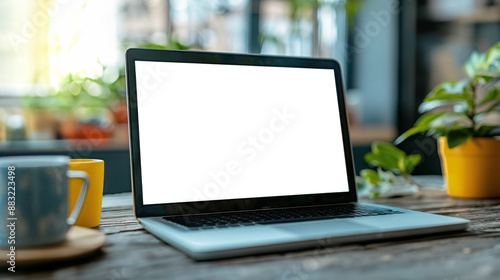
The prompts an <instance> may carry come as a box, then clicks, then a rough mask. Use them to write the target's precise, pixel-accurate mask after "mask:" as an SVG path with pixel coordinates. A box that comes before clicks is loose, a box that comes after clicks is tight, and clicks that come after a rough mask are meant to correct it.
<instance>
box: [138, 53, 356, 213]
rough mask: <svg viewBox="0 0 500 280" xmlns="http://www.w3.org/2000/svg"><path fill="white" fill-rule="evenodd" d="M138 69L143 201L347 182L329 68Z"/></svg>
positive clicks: (314, 189)
mask: <svg viewBox="0 0 500 280" xmlns="http://www.w3.org/2000/svg"><path fill="white" fill-rule="evenodd" d="M135 67H136V79H137V98H138V100H137V105H138V121H139V142H140V152H141V170H142V171H141V172H142V188H143V202H144V204H146V205H148V204H163V203H179V202H194V201H212V200H225V199H239V198H257V197H271V196H287V195H301V194H318V193H335V192H347V191H348V190H349V189H348V182H347V172H346V163H345V156H344V146H343V140H342V132H341V127H340V119H339V111H338V110H339V109H338V100H337V92H336V87H335V77H334V72H333V70H331V69H307V68H287V67H267V66H266V67H264V66H236V65H221V64H199V63H171V62H150V61H136V63H135Z"/></svg>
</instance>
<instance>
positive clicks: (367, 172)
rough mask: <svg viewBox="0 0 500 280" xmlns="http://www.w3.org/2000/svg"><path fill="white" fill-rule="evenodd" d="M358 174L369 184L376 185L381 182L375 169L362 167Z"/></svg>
mask: <svg viewBox="0 0 500 280" xmlns="http://www.w3.org/2000/svg"><path fill="white" fill-rule="evenodd" d="M359 174H360V175H361V177H362V178H363V179H364V180H365V182H366V183H367V184H369V185H372V186H378V185H379V184H380V183H381V182H382V180H381V179H380V176H379V175H378V172H377V171H375V170H371V169H363V170H361V172H360V173H359Z"/></svg>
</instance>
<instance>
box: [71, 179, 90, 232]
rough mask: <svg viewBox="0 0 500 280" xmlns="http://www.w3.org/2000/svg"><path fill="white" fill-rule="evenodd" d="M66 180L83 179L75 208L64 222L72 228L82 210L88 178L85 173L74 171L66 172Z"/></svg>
mask: <svg viewBox="0 0 500 280" xmlns="http://www.w3.org/2000/svg"><path fill="white" fill-rule="evenodd" d="M67 176H68V178H82V179H83V186H82V191H81V192H80V196H78V200H77V201H76V204H75V207H74V208H73V211H71V215H69V218H68V219H67V220H66V222H67V223H68V225H70V226H72V225H74V224H75V222H76V219H78V216H80V211H81V210H82V206H83V203H84V202H85V200H86V198H87V189H88V186H89V176H88V175H87V172H85V171H75V170H68V173H67Z"/></svg>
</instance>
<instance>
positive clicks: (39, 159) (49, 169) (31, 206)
mask: <svg viewBox="0 0 500 280" xmlns="http://www.w3.org/2000/svg"><path fill="white" fill-rule="evenodd" d="M69 159H70V158H69V157H67V156H18V157H0V219H1V221H2V226H0V247H3V248H7V247H11V246H15V247H20V248H26V247H36V246H45V245H52V244H57V243H60V242H63V241H64V240H65V237H66V232H67V231H68V229H69V226H70V225H73V224H74V223H75V221H76V219H77V218H78V215H79V214H80V210H81V208H82V205H83V203H84V200H85V196H86V193H87V187H88V183H89V178H88V176H87V173H85V172H83V171H72V170H68V168H69V167H68V163H69ZM68 178H82V179H83V180H84V183H83V187H82V192H81V193H80V196H79V198H78V201H77V203H76V205H75V208H74V209H73V211H72V213H71V214H70V215H69V217H68V212H69V181H68Z"/></svg>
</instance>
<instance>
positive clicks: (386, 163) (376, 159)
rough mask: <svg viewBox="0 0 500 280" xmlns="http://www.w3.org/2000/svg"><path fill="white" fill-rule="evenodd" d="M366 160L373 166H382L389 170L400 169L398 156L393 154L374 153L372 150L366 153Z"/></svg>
mask: <svg viewBox="0 0 500 280" xmlns="http://www.w3.org/2000/svg"><path fill="white" fill-rule="evenodd" d="M364 158H365V161H366V162H367V163H368V164H370V165H372V166H380V167H382V168H385V169H387V170H397V169H398V161H399V159H398V157H397V156H395V155H393V154H374V153H372V152H370V153H367V154H365V157H364Z"/></svg>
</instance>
